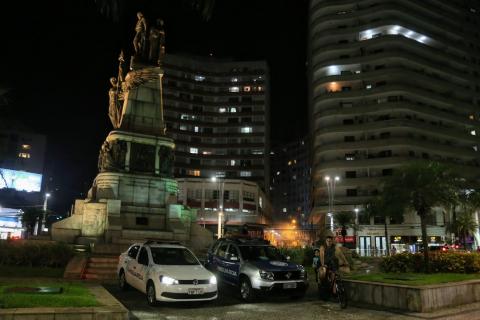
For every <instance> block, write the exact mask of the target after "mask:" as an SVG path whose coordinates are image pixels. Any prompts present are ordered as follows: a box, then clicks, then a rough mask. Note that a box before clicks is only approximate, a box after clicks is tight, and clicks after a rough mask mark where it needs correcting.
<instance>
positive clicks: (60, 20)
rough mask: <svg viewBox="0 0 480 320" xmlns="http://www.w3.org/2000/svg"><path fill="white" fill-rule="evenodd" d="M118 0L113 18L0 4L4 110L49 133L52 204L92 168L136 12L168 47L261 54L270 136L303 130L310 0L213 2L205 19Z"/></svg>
mask: <svg viewBox="0 0 480 320" xmlns="http://www.w3.org/2000/svg"><path fill="white" fill-rule="evenodd" d="M117 1H119V3H123V4H124V5H123V6H122V7H121V8H122V12H121V14H120V16H118V20H115V19H112V18H111V17H109V16H108V15H106V14H102V13H101V12H100V10H99V6H100V4H101V3H102V1H99V0H97V2H95V1H94V0H71V1H69V0H65V1H19V0H16V1H3V2H2V4H1V5H0V27H1V28H0V30H1V31H0V33H1V38H0V39H1V46H0V71H1V73H0V86H3V87H9V88H12V89H13V91H12V97H13V101H12V103H11V105H10V107H9V108H8V109H7V110H5V109H4V110H1V109H0V112H1V115H0V116H1V117H2V118H3V119H5V118H7V117H8V118H13V119H15V120H18V121H20V122H22V123H24V124H25V125H27V126H28V127H30V128H31V129H32V130H34V131H36V132H39V133H43V134H46V135H47V139H48V140H47V143H48V146H47V154H46V164H45V165H46V166H45V172H46V176H45V177H44V182H45V183H46V187H47V188H48V189H49V190H52V193H53V194H52V198H51V200H49V207H50V208H51V209H53V210H55V211H57V212H58V213H60V214H61V213H65V212H66V211H67V210H69V209H70V206H71V204H72V203H73V200H74V199H75V198H84V197H85V193H86V191H87V190H88V188H89V187H90V186H91V184H92V181H93V179H94V177H95V175H96V173H97V158H98V150H99V148H100V146H101V144H102V142H103V140H104V139H105V137H106V136H107V134H108V132H109V131H110V130H111V129H112V127H111V124H110V121H109V119H108V115H107V110H108V97H107V92H108V89H109V87H110V86H109V81H108V79H109V78H110V77H111V76H114V75H116V73H117V57H118V54H119V52H120V49H122V48H124V49H127V50H131V46H132V45H131V41H132V39H133V35H134V31H133V27H134V24H135V21H136V17H135V13H136V12H137V11H143V12H144V14H145V16H146V17H147V19H149V20H150V21H154V19H155V18H157V17H161V18H163V19H164V21H165V29H166V50H167V53H189V54H195V55H200V56H207V55H209V54H213V56H214V57H219V58H225V57H227V58H228V57H229V58H234V59H237V60H267V62H268V64H269V66H270V74H271V110H272V113H271V119H272V124H271V127H272V132H271V135H272V139H273V140H275V141H280V142H287V141H290V140H293V139H295V138H297V137H302V136H304V135H305V134H306V133H307V131H308V130H307V127H306V118H307V87H306V72H305V62H306V56H305V54H306V37H307V32H306V30H307V16H306V12H307V1H306V0H275V1H274V0H261V1H259V0H251V1H249V0H243V1H239V0H217V1H216V2H215V7H214V9H213V12H212V17H211V19H210V20H208V21H205V19H203V18H202V16H201V14H200V13H199V12H198V11H196V10H193V9H192V8H191V5H190V4H191V1H186V0H144V1H141V0H123V1H122V0H117ZM103 2H108V1H106V0H104V1H103ZM12 3H14V4H12Z"/></svg>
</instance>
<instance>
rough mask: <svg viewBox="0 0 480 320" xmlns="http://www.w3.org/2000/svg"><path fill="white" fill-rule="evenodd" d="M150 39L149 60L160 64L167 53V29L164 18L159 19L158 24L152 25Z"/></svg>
mask: <svg viewBox="0 0 480 320" xmlns="http://www.w3.org/2000/svg"><path fill="white" fill-rule="evenodd" d="M149 40H150V50H149V53H148V61H150V62H153V63H156V64H157V65H159V66H160V65H161V64H162V60H163V56H164V55H165V29H164V24H163V20H162V19H157V23H156V25H154V26H152V27H151V29H150V35H149Z"/></svg>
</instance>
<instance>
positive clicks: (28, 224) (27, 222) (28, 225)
mask: <svg viewBox="0 0 480 320" xmlns="http://www.w3.org/2000/svg"><path fill="white" fill-rule="evenodd" d="M42 217H43V210H42V208H36V207H31V208H26V209H24V210H23V215H22V224H23V226H24V227H25V229H26V232H27V234H33V232H34V229H35V224H36V223H37V221H38V222H40V221H42Z"/></svg>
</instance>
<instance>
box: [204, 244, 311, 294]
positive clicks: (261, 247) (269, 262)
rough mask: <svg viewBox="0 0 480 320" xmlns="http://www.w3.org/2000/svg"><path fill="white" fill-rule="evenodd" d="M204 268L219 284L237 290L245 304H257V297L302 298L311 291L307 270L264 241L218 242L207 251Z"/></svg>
mask: <svg viewBox="0 0 480 320" xmlns="http://www.w3.org/2000/svg"><path fill="white" fill-rule="evenodd" d="M205 265H206V267H207V268H208V269H209V270H211V271H212V272H214V273H215V274H216V275H217V277H218V279H219V281H222V282H225V283H228V284H232V285H234V286H237V287H238V288H239V291H240V296H241V298H242V299H243V300H246V301H254V300H255V297H256V296H257V294H258V293H264V294H266V295H273V294H275V293H278V294H283V295H289V296H291V297H295V298H299V297H303V296H304V295H305V292H306V290H307V288H308V280H307V273H306V272H305V269H304V267H303V266H302V265H298V264H296V263H293V262H290V261H288V259H287V258H286V257H284V256H282V255H281V254H280V252H279V251H278V249H277V248H275V247H274V246H272V245H270V244H269V242H268V241H265V240H261V239H260V240H259V239H245V238H236V239H235V238H234V239H219V240H217V242H215V243H214V244H213V245H212V247H211V248H210V250H209V251H208V253H207V261H206V263H205Z"/></svg>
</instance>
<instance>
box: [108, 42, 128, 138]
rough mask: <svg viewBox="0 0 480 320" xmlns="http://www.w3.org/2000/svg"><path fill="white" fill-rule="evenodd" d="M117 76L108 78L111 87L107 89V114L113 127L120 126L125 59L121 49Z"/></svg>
mask: <svg viewBox="0 0 480 320" xmlns="http://www.w3.org/2000/svg"><path fill="white" fill-rule="evenodd" d="M118 61H119V64H118V76H117V77H116V78H115V77H111V78H110V84H111V85H112V87H111V88H110V90H109V91H108V98H109V106H108V116H109V118H110V121H111V122H112V125H113V128H115V129H118V128H120V123H121V116H122V108H123V98H124V94H123V88H122V87H123V85H124V81H125V76H124V68H123V65H124V63H125V59H124V57H123V51H121V52H120V56H119V57H118Z"/></svg>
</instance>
